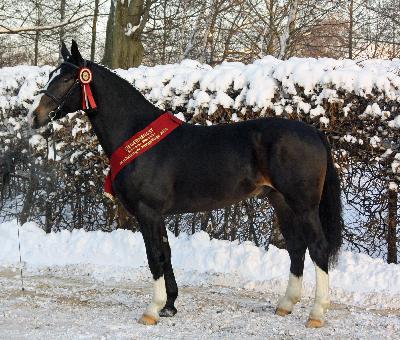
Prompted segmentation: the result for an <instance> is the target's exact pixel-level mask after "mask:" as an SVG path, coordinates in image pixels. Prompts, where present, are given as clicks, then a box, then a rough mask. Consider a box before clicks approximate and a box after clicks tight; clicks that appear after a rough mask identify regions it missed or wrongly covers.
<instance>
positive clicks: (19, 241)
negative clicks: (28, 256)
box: [15, 193, 25, 292]
mask: <svg viewBox="0 0 400 340" xmlns="http://www.w3.org/2000/svg"><path fill="white" fill-rule="evenodd" d="M15 205H17V194H16V193H15ZM16 211H17V210H16ZM17 229H18V253H19V275H20V278H21V291H22V292H23V291H25V288H24V275H23V273H22V255H21V238H20V236H19V218H18V214H17Z"/></svg>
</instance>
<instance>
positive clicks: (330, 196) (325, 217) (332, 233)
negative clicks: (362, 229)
mask: <svg viewBox="0 0 400 340" xmlns="http://www.w3.org/2000/svg"><path fill="white" fill-rule="evenodd" d="M320 137H321V140H322V142H323V143H324V145H325V148H326V152H327V157H328V158H327V160H328V163H327V170H326V176H325V183H324V189H323V191H322V197H321V201H320V204H319V217H320V220H321V224H322V229H323V230H324V233H325V237H326V238H327V241H328V244H329V264H330V265H335V264H336V262H337V258H338V253H339V249H340V246H341V245H342V230H343V227H344V223H343V218H342V202H341V190H340V181H339V176H338V174H337V171H336V169H335V165H334V163H333V159H332V152H331V147H330V145H329V142H328V140H327V138H326V137H325V135H324V134H323V133H322V132H320Z"/></svg>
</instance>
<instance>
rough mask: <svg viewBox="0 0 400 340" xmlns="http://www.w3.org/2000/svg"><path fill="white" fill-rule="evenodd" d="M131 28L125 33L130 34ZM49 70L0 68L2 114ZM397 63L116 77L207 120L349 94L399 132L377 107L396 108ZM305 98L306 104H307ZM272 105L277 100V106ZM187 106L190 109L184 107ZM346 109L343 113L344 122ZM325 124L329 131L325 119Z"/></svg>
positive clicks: (165, 68) (160, 69)
mask: <svg viewBox="0 0 400 340" xmlns="http://www.w3.org/2000/svg"><path fill="white" fill-rule="evenodd" d="M135 27H136V26H134V27H133V26H132V27H130V28H129V30H130V31H132V30H133V29H134V28H135ZM51 70H52V67H50V66H44V67H33V66H17V67H4V68H2V69H1V70H0V108H2V109H6V108H10V107H14V106H23V107H25V108H29V107H30V103H31V100H32V98H33V97H34V94H35V93H36V92H37V90H38V89H39V88H41V87H43V86H44V85H45V84H46V83H47V80H48V74H49V72H50V71H51ZM399 70H400V60H399V59H393V60H392V61H388V60H386V61H385V60H366V61H353V60H347V59H344V60H335V59H329V58H320V59H313V58H295V57H294V58H290V59H288V60H285V61H282V60H278V59H276V58H274V57H272V56H266V57H264V58H262V59H259V60H256V61H255V62H254V63H252V64H248V65H245V64H243V63H240V62H223V63H222V64H221V65H217V66H215V67H211V66H209V65H206V64H201V63H199V62H197V61H194V60H183V61H182V62H181V63H178V64H168V65H157V66H154V67H147V66H139V67H137V68H131V69H129V70H121V69H118V70H115V72H116V73H117V74H118V75H120V76H121V77H123V78H125V79H127V80H128V81H129V82H131V83H132V84H133V85H134V86H135V87H136V88H137V89H138V90H139V91H141V92H142V93H143V94H144V95H145V96H146V97H147V98H148V99H149V100H150V101H152V102H153V103H154V104H156V105H158V106H159V107H160V108H164V107H172V109H175V108H179V107H182V106H186V105H187V107H188V109H189V111H191V112H194V113H196V112H197V111H198V110H199V108H202V107H205V108H207V107H208V114H212V113H213V111H214V110H216V108H217V107H218V105H221V106H223V107H225V108H232V109H234V110H238V111H240V110H242V109H244V108H246V107H252V109H253V110H254V111H257V110H266V109H268V108H270V109H272V110H274V111H275V112H276V114H278V115H279V114H282V111H283V108H285V107H286V106H287V107H288V109H289V110H292V111H293V110H296V109H298V110H299V111H302V112H304V113H305V114H310V115H311V116H312V117H318V116H323V115H324V111H323V107H322V106H321V104H322V100H327V101H328V102H331V103H332V102H338V101H341V100H342V99H339V98H340V96H339V95H338V91H343V90H345V91H347V92H348V93H354V94H355V95H358V96H361V97H365V98H367V99H368V100H369V101H370V102H371V104H370V105H369V106H367V109H366V112H365V114H367V115H372V116H376V117H379V118H380V119H382V120H386V119H388V118H389V119H390V120H389V123H388V124H389V126H391V127H394V128H399V126H400V123H399V117H389V116H390V112H388V111H383V110H382V109H381V108H380V106H379V104H378V102H379V100H385V101H387V100H394V101H400V75H399ZM304 96H309V97H311V98H312V99H311V105H312V106H311V105H310V99H305V98H304ZM276 98H282V101H281V102H280V103H279V105H276V104H277V102H276ZM188 103H189V104H188ZM350 109H351V104H347V105H346V106H345V107H344V108H343V114H344V115H347V114H348V112H349V110H350ZM323 123H324V124H329V122H328V121H327V120H323Z"/></svg>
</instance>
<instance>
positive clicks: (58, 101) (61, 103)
mask: <svg viewBox="0 0 400 340" xmlns="http://www.w3.org/2000/svg"><path fill="white" fill-rule="evenodd" d="M85 64H86V61H85ZM63 65H69V66H71V67H73V68H75V69H77V70H79V69H80V67H79V66H76V65H75V64H72V63H70V62H68V61H64V62H62V63H61V64H60V66H58V67H57V68H56V69H55V70H53V71H51V72H50V74H49V79H51V77H52V76H53V74H54V73H55V72H57V71H58V70H59V69H60V68H61V67H62V66H63ZM77 85H79V79H75V82H74V84H73V85H72V86H71V87H70V88H69V90H68V91H67V92H66V93H65V94H64V95H63V96H62V97H61V98H59V97H57V96H55V95H54V94H52V93H51V92H49V91H48V90H47V89H45V90H41V91H39V93H43V94H44V95H45V96H47V97H49V98H50V99H51V100H53V101H54V103H56V104H57V108H56V109H54V110H52V111H50V112H49V114H48V116H49V119H50V120H51V121H53V120H54V119H56V118H57V116H58V114H60V113H62V109H63V106H64V104H65V102H66V100H67V99H68V98H69V96H70V95H71V93H72V91H73V90H74V89H75V87H76V86H77Z"/></svg>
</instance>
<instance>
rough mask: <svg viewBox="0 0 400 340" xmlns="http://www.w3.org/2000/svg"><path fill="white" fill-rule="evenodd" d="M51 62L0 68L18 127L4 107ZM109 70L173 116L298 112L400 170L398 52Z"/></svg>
mask: <svg viewBox="0 0 400 340" xmlns="http://www.w3.org/2000/svg"><path fill="white" fill-rule="evenodd" d="M51 69H52V68H51V67H49V66H45V67H29V66H19V67H13V68H3V69H1V70H0V110H1V111H2V112H3V117H2V121H3V122H4V123H5V124H8V125H9V126H10V128H16V129H18V127H19V126H20V119H21V118H23V116H24V113H25V112H26V111H21V113H22V114H21V115H20V116H19V115H18V114H17V115H15V114H14V115H12V116H13V117H12V118H11V120H10V119H9V118H10V117H7V116H8V115H7V112H8V113H9V112H10V110H11V112H15V111H14V110H13V109H17V110H18V109H22V108H24V109H27V108H28V107H29V105H30V103H31V101H32V99H33V96H34V95H35V94H36V92H37V90H38V89H39V88H41V87H42V86H43V85H44V84H45V83H46V81H47V79H48V73H49V71H50V70H51ZM116 72H117V73H118V74H119V75H120V76H121V77H123V78H125V79H127V80H128V81H130V82H131V83H132V84H133V85H134V86H135V87H136V88H137V89H138V90H140V91H141V92H142V93H143V94H145V96H146V97H147V98H148V99H149V100H150V101H152V102H153V103H154V104H156V105H157V106H159V107H161V108H165V109H168V110H173V111H175V112H177V113H178V112H182V113H181V114H180V117H181V118H182V117H183V116H184V117H185V119H186V120H188V121H191V122H194V123H203V124H216V123H223V122H229V121H239V120H243V119H249V118H255V117H259V116H267V115H278V116H286V117H289V118H296V119H302V120H306V121H308V122H311V123H313V124H315V125H317V126H318V127H320V128H322V129H324V130H327V131H328V132H334V131H336V132H338V133H337V136H336V137H337V138H340V139H341V142H342V143H347V144H350V145H351V144H360V145H365V146H364V148H367V149H368V151H371V149H375V150H374V152H373V154H374V157H380V156H382V157H384V158H386V157H388V156H391V158H392V162H391V170H392V172H394V173H397V172H400V153H399V152H398V151H399V150H398V145H396V143H395V141H394V143H391V142H393V141H392V140H391V135H393V134H398V131H397V129H400V109H399V105H400V60H399V59H396V60H393V61H388V60H367V61H361V62H360V61H359V62H356V61H352V60H334V59H328V58H322V59H311V58H310V59H304V58H291V59H289V60H286V61H281V60H278V59H275V58H273V57H265V58H263V59H260V60H257V61H255V62H254V63H253V64H250V65H245V64H242V63H238V62H235V63H233V62H231V63H228V62H227V63H223V64H221V65H218V66H216V67H214V68H212V67H211V66H209V65H205V64H200V63H198V62H196V61H193V60H184V61H183V62H182V63H180V64H171V65H160V66H155V67H146V66H140V67H138V68H134V69H129V70H116ZM4 113H6V114H5V115H4ZM16 116H17V117H16ZM18 116H19V117H18ZM7 118H8V120H7ZM355 119H356V120H357V122H356V123H354V120H355ZM349 124H350V126H349ZM357 125H358V126H357ZM82 128H83V129H87V126H86V125H85V124H83V125H82ZM338 130H339V131H338ZM393 130H394V131H393ZM75 132H76V130H75ZM392 144H393V145H392ZM367 146H368V147H367ZM378 150H381V151H382V152H380V151H378Z"/></svg>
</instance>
